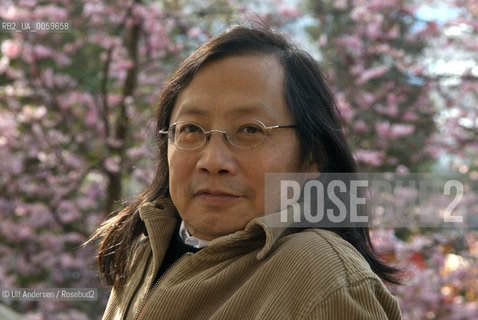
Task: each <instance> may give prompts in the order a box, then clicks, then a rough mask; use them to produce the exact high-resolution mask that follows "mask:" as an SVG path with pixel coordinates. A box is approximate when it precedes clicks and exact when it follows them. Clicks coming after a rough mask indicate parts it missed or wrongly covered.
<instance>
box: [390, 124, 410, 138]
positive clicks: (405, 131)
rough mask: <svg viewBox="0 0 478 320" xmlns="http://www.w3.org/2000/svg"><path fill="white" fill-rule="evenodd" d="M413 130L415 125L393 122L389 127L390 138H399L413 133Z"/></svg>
mask: <svg viewBox="0 0 478 320" xmlns="http://www.w3.org/2000/svg"><path fill="white" fill-rule="evenodd" d="M413 131H415V126H413V125H407V124H394V125H393V126H392V127H391V128H390V136H391V138H400V137H403V136H407V135H409V134H411V133H413Z"/></svg>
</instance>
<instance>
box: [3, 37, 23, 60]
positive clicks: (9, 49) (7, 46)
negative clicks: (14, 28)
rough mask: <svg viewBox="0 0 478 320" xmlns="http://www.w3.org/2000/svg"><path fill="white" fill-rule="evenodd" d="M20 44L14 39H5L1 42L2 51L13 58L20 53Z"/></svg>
mask: <svg viewBox="0 0 478 320" xmlns="http://www.w3.org/2000/svg"><path fill="white" fill-rule="evenodd" d="M20 52H21V44H20V43H19V42H18V41H16V40H11V39H7V40H5V41H3V42H2V53H3V54H4V55H5V56H6V57H8V58H10V59H15V58H17V57H18V56H19V55H20Z"/></svg>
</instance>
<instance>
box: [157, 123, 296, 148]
mask: <svg viewBox="0 0 478 320" xmlns="http://www.w3.org/2000/svg"><path fill="white" fill-rule="evenodd" d="M245 120H251V121H255V122H257V123H259V125H261V126H262V127H263V128H264V130H266V132H267V130H272V129H282V128H296V127H297V125H295V124H288V125H273V126H266V125H265V124H264V123H263V122H262V121H260V120H257V119H238V120H236V121H233V122H232V123H231V125H232V124H233V123H235V122H239V121H245ZM179 123H191V124H194V125H196V126H198V127H199V128H200V129H201V131H202V132H203V134H204V140H203V142H202V143H201V144H200V145H198V146H197V147H194V148H192V149H185V148H182V147H180V146H177V148H179V149H181V150H187V151H190V150H197V149H199V148H201V147H202V146H204V144H205V143H206V142H209V139H210V138H211V134H212V133H213V132H218V133H222V134H223V135H224V138H226V141H227V142H228V143H229V144H230V145H232V146H234V147H235V148H238V149H242V150H247V149H252V148H254V147H257V146H258V145H259V144H261V143H262V142H264V140H265V137H264V139H263V140H262V141H259V142H258V143H257V144H255V145H253V146H250V147H239V146H238V145H236V144H234V143H233V142H232V137H231V136H230V135H229V134H228V133H227V131H224V130H218V129H212V130H209V131H206V130H205V129H204V128H203V127H202V126H201V125H200V124H198V123H196V122H194V121H177V122H175V123H173V124H172V125H171V126H169V128H168V129H167V130H158V133H159V134H167V135H168V138H169V139H171V136H172V133H173V131H172V129H173V128H174V127H175V126H177V125H178V124H179ZM173 142H174V141H173Z"/></svg>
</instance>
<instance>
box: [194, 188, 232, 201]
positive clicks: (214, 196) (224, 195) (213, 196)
mask: <svg viewBox="0 0 478 320" xmlns="http://www.w3.org/2000/svg"><path fill="white" fill-rule="evenodd" d="M194 196H195V197H197V198H199V199H201V200H203V201H206V202H218V203H222V202H230V201H234V200H236V199H239V198H241V196H240V195H237V194H234V193H231V192H228V191H223V190H212V189H200V190H198V191H196V192H195V193H194Z"/></svg>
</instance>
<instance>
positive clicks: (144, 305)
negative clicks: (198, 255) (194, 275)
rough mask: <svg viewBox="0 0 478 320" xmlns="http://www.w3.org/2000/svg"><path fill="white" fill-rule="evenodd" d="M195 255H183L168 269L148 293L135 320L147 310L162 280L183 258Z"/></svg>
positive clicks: (190, 253) (138, 319) (187, 253)
mask: <svg viewBox="0 0 478 320" xmlns="http://www.w3.org/2000/svg"><path fill="white" fill-rule="evenodd" d="M192 254H193V253H192V252H186V253H185V254H183V255H182V256H181V257H180V258H179V259H178V260H176V261H175V262H174V263H173V264H172V265H170V266H169V267H168V269H166V271H165V272H164V273H163V274H162V275H161V277H159V279H158V280H157V281H156V282H155V283H154V285H153V286H152V287H151V289H150V290H149V291H148V294H147V295H146V298H145V299H144V301H143V303H142V304H141V307H140V308H139V309H138V312H137V313H136V315H135V316H134V318H133V320H140V315H141V313H142V312H143V310H144V309H145V307H146V305H147V304H148V302H149V298H150V297H151V295H152V294H153V292H154V290H155V289H156V287H157V286H158V284H159V283H160V282H161V280H163V278H164V276H165V275H166V274H167V273H168V272H169V271H170V270H171V269H172V268H173V267H174V266H175V265H177V264H178V263H179V262H180V261H181V260H183V258H184V257H185V256H189V255H192Z"/></svg>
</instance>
